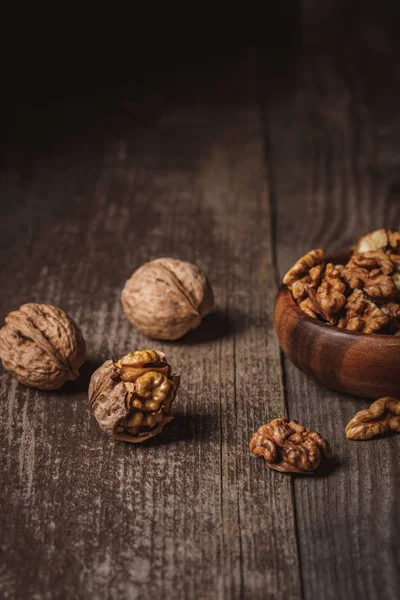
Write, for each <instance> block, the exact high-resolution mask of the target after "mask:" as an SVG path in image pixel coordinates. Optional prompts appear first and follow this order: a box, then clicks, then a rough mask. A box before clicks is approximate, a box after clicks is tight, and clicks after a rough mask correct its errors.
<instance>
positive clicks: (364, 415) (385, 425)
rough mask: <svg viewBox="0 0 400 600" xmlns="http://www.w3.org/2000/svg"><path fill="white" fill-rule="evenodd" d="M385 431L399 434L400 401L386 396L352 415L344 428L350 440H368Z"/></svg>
mask: <svg viewBox="0 0 400 600" xmlns="http://www.w3.org/2000/svg"><path fill="white" fill-rule="evenodd" d="M386 431H397V432H400V401H399V400H397V399H396V398H391V397H390V396H386V397H385V398H379V400H375V402H373V403H372V404H371V406H370V407H369V408H367V409H366V410H360V411H359V412H358V413H356V414H355V415H354V417H353V418H352V419H351V421H350V423H349V424H348V425H347V427H346V436H347V437H348V438H349V439H350V440H368V439H369V438H371V437H373V436H375V435H381V434H382V433H385V432H386Z"/></svg>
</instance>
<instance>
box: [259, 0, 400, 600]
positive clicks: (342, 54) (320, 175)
mask: <svg viewBox="0 0 400 600" xmlns="http://www.w3.org/2000/svg"><path fill="white" fill-rule="evenodd" d="M311 4H313V3H307V4H306V5H305V10H304V11H303V15H302V28H301V27H299V29H298V31H297V32H291V35H290V36H289V35H288V33H287V32H286V35H288V37H290V39H291V40H292V42H291V45H289V47H286V49H282V55H281V56H282V57H284V59H283V58H282V62H281V63H278V64H273V65H272V66H273V68H274V78H273V80H271V79H269V80H268V82H267V84H265V83H263V82H265V78H264V77H263V74H264V73H265V72H267V70H268V69H269V68H271V59H270V57H268V56H267V57H264V58H262V59H261V58H260V62H259V79H260V81H261V88H262V103H263V107H264V117H265V131H266V137H267V139H268V145H269V157H270V166H271V181H272V194H273V198H274V207H275V209H274V214H275V225H276V230H275V237H276V240H277V246H276V254H277V264H278V271H279V274H280V277H282V276H283V274H284V273H285V272H286V270H287V269H288V268H289V267H290V266H291V265H292V264H293V263H294V262H295V260H296V259H297V258H298V257H299V256H302V255H304V254H305V252H307V251H308V250H310V249H311V248H315V247H323V248H325V249H326V250H327V251H328V252H334V251H336V250H340V249H343V248H346V247H349V245H351V244H352V243H353V242H354V241H355V240H356V239H357V237H358V236H359V235H361V234H362V233H364V232H367V231H369V230H372V229H375V228H378V227H382V226H389V225H391V226H394V227H398V225H399V222H400V203H399V199H398V190H399V183H400V182H399V166H400V146H399V143H398V127H399V123H400V112H399V108H398V102H397V100H396V98H398V92H399V89H400V87H399V72H398V70H397V69H396V70H395V69H394V68H393V65H394V64H396V63H397V62H398V59H399V56H400V54H399V53H400V48H399V46H398V41H397V39H396V38H395V36H394V35H390V32H391V31H393V29H394V27H395V24H394V21H393V20H394V17H395V15H394V14H384V10H385V8H384V5H385V3H383V6H382V5H380V6H379V7H378V5H376V4H375V3H372V2H371V3H369V2H367V3H363V5H362V6H361V5H360V4H357V7H358V11H357V18H356V19H354V15H355V13H354V11H350V13H349V14H350V18H347V17H348V14H347V12H346V10H344V11H343V12H341V11H340V10H339V11H338V13H339V14H338V15H336V18H337V21H336V25H337V26H338V27H337V35H336V36H334V38H333V39H332V37H331V36H330V35H327V37H325V36H324V31H322V32H321V27H322V24H321V22H319V21H317V24H316V23H315V22H314V21H313V16H314V14H313V12H312V11H311V12H310V11H308V10H307V5H311ZM331 4H332V3H331ZM355 4H356V3H353V8H354V5H355ZM395 23H397V25H398V23H399V20H398V18H397V20H396V21H395ZM332 27H333V24H332V22H331V21H329V20H328V21H327V22H326V23H325V28H326V33H327V34H328V30H329V31H330V33H331V28H332ZM282 31H283V28H282ZM301 38H302V43H301ZM293 40H294V41H293ZM328 42H329V43H328ZM264 70H266V71H264ZM383 89H384V90H385V91H384V93H383V92H382V91H383ZM371 351H372V350H371ZM285 389H286V392H287V401H288V411H289V416H290V417H291V418H295V419H298V420H299V421H300V422H301V423H306V424H307V425H308V426H309V427H311V428H313V429H316V430H317V431H319V432H320V433H321V434H322V435H323V436H324V437H326V438H327V439H328V440H329V442H331V445H332V448H333V451H334V453H335V455H336V457H337V461H338V464H337V467H336V468H335V469H333V470H332V471H331V472H330V473H329V474H328V475H327V476H321V477H316V478H314V479H312V480H309V479H307V480H305V479H296V480H295V482H294V488H295V501H296V513H297V525H298V532H299V549H300V562H301V573H302V585H303V590H304V597H305V598H307V599H310V600H311V599H314V598H324V599H328V598H332V599H336V598H355V599H358V598H381V597H382V598H383V597H384V598H390V599H393V600H394V599H395V598H397V597H398V590H399V585H400V580H399V569H398V565H399V564H400V555H399V546H398V532H399V527H400V511H399V487H398V483H399V467H398V456H399V449H400V446H399V443H400V440H399V437H398V436H397V437H396V436H394V437H386V438H383V439H376V440H371V441H369V442H365V443H362V442H353V441H350V440H347V439H346V437H345V433H344V428H345V426H346V424H347V422H348V421H349V420H350V418H351V417H352V416H353V415H354V414H355V413H356V412H357V411H358V410H360V409H362V408H366V407H367V406H368V405H369V402H368V401H363V400H362V399H355V398H352V397H350V396H346V395H339V394H338V393H336V392H333V391H331V390H328V389H325V388H323V387H322V386H320V385H318V384H316V383H314V382H313V381H312V380H311V379H309V378H308V377H307V376H305V375H304V374H302V373H301V372H300V371H298V370H297V369H295V368H294V367H293V366H292V365H291V363H289V362H288V361H285Z"/></svg>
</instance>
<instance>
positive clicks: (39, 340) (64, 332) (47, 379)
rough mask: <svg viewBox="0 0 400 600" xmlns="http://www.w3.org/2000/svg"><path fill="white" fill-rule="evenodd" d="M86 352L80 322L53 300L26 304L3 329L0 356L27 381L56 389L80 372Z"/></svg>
mask: <svg viewBox="0 0 400 600" xmlns="http://www.w3.org/2000/svg"><path fill="white" fill-rule="evenodd" d="M85 355H86V347H85V341H84V339H83V337H82V334H81V332H80V330H79V327H78V326H77V324H76V323H75V322H74V321H73V320H72V319H71V318H70V317H69V316H68V315H67V314H66V313H65V312H64V311H63V310H61V309H60V308H56V307H55V306H51V305H50V304H34V303H30V304H23V305H22V306H21V307H20V309H19V310H16V311H14V312H11V313H9V314H8V315H7V317H6V324H5V325H4V327H2V329H0V359H1V361H2V363H3V366H4V368H5V369H6V370H7V371H9V372H10V373H11V374H12V375H14V377H16V378H17V379H18V381H20V382H21V383H23V384H24V385H27V386H29V387H36V388H39V389H40V390H55V389H57V388H59V387H61V386H62V385H63V384H64V383H65V382H66V381H68V380H74V379H76V378H77V377H78V375H79V367H80V366H81V365H82V364H83V363H84V361H85Z"/></svg>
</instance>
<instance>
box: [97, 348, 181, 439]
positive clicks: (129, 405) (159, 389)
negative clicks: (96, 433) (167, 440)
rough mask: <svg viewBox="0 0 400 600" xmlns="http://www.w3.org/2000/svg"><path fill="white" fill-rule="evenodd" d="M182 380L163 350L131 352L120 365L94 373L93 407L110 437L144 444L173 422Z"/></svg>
mask: <svg viewBox="0 0 400 600" xmlns="http://www.w3.org/2000/svg"><path fill="white" fill-rule="evenodd" d="M179 381H180V377H179V375H172V374H171V365H169V364H168V362H167V360H166V358H165V354H163V353H162V352H160V351H159V350H157V351H156V350H137V351H136V352H129V354H127V355H126V356H123V357H122V358H121V359H120V360H118V361H117V362H116V363H114V362H113V361H112V360H108V361H106V362H105V363H104V364H103V365H102V366H101V367H100V368H99V369H97V371H95V373H93V375H92V379H91V381H90V386H89V402H90V408H91V410H92V411H93V414H94V416H95V417H96V419H97V422H98V423H99V425H100V427H101V428H102V429H104V431H106V432H107V433H108V434H109V435H112V436H113V437H115V438H116V439H118V440H122V441H125V442H131V443H139V442H144V441H145V440H147V439H149V438H151V437H154V436H155V435H157V434H158V433H160V431H161V430H162V428H163V427H164V425H165V424H166V423H168V422H169V421H171V420H172V418H173V417H172V416H171V405H172V402H173V401H174V399H175V396H176V393H177V391H178V388H179Z"/></svg>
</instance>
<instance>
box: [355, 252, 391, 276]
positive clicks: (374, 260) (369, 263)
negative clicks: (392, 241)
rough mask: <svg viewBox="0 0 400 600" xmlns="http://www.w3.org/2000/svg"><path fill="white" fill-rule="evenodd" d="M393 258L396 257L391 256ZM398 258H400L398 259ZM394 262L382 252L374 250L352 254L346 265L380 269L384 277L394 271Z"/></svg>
mask: <svg viewBox="0 0 400 600" xmlns="http://www.w3.org/2000/svg"><path fill="white" fill-rule="evenodd" d="M393 256H396V255H394V254H393ZM398 258H400V257H398ZM394 262H395V261H392V260H391V256H388V255H387V254H385V252H384V251H383V250H374V251H369V252H364V254H354V255H353V256H352V257H351V260H350V261H349V263H348V266H349V265H353V264H354V265H356V266H358V267H364V268H366V269H371V270H372V269H377V268H378V269H381V271H382V273H384V274H385V275H390V274H391V273H393V271H394V270H395V264H394Z"/></svg>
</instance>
